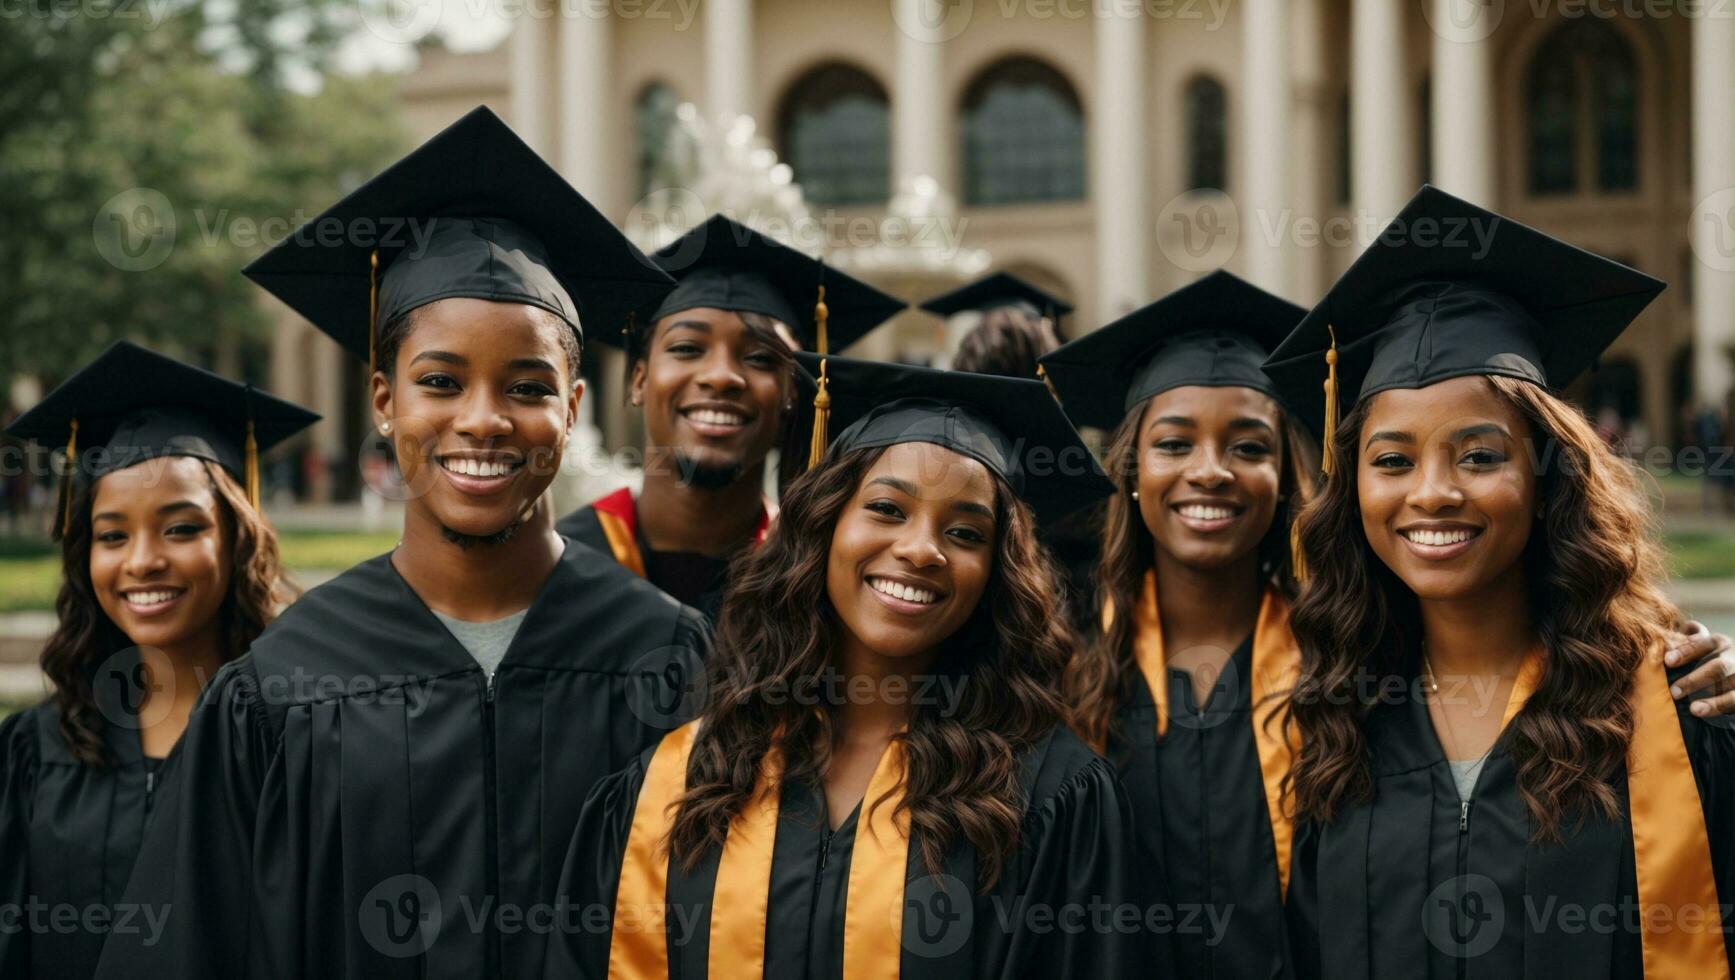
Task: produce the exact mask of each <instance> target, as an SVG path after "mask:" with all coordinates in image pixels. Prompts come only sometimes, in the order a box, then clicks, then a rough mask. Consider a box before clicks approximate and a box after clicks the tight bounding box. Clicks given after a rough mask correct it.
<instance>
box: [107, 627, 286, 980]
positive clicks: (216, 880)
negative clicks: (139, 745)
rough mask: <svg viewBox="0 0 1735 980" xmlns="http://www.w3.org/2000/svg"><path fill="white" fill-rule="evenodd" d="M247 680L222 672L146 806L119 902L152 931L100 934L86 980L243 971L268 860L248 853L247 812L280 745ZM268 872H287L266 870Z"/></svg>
mask: <svg viewBox="0 0 1735 980" xmlns="http://www.w3.org/2000/svg"><path fill="white" fill-rule="evenodd" d="M268 727H269V724H268V719H267V715H266V711H265V704H264V701H263V699H262V698H261V697H260V695H259V685H258V680H257V675H256V674H255V673H253V672H252V670H251V664H250V662H249V661H248V660H247V659H246V658H243V659H241V660H238V661H236V662H234V663H231V664H229V665H227V666H225V667H224V668H223V669H222V670H221V671H219V672H218V674H217V676H216V677H214V678H213V679H212V681H211V684H210V686H209V687H208V688H207V689H206V691H205V693H204V694H203V695H202V696H201V700H200V702H199V705H198V707H196V708H195V709H194V710H193V714H192V717H191V719H189V721H188V723H187V731H186V734H185V735H184V736H183V737H182V741H181V745H180V748H179V758H178V760H177V764H178V766H179V767H180V769H179V772H178V774H177V777H176V783H175V786H174V789H173V791H172V792H170V793H168V794H167V795H166V797H165V798H164V799H162V800H159V801H158V809H157V810H156V812H155V813H154V814H153V815H152V817H151V823H150V827H149V828H148V829H147V830H146V832H145V839H144V843H143V846H142V848H141V849H140V853H139V859H138V863H137V864H136V865H134V867H133V874H132V878H131V880H130V883H129V884H128V886H127V891H126V899H125V901H126V902H128V903H135V904H136V905H137V906H138V907H139V908H141V909H143V910H145V913H146V915H147V921H156V922H159V923H160V930H159V929H142V930H139V931H138V932H136V933H135V934H131V935H128V934H121V933H117V934H116V935H114V936H111V937H110V938H109V941H108V942H107V943H106V944H105V946H104V948H103V955H102V960H101V962H100V964H99V965H98V967H97V974H96V975H97V976H98V977H100V978H113V980H122V978H128V980H135V978H137V980H219V978H223V980H228V978H239V977H245V976H249V975H251V972H252V971H250V968H249V964H250V960H251V961H257V960H258V959H259V954H258V951H257V950H255V949H252V948H251V946H252V943H253V941H254V940H255V939H257V938H259V935H260V932H261V926H262V923H261V922H260V921H259V916H258V915H257V913H256V908H257V906H256V903H255V897H256V896H257V895H258V894H260V893H261V892H262V891H264V890H268V889H271V888H272V887H273V885H274V884H280V883H281V882H277V881H274V880H273V879H275V878H279V877H281V875H280V874H274V873H273V869H274V862H277V861H281V857H280V853H279V852H278V851H277V850H276V849H272V848H261V849H257V851H256V848H255V834H256V828H257V825H258V817H259V814H260V813H261V812H262V810H264V809H265V808H266V807H267V806H268V802H267V801H266V799H265V798H266V796H267V794H268V792H269V791H270V789H271V787H272V786H273V785H276V784H277V783H274V781H273V780H274V779H275V780H277V781H278V782H280V781H281V767H280V766H276V765H274V763H275V762H276V761H277V757H278V755H280V752H281V741H280V740H279V739H276V738H273V737H272V736H271V734H270V733H269V731H268ZM277 870H279V871H283V870H287V869H277Z"/></svg>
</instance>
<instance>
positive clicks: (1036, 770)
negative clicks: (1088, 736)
mask: <svg viewBox="0 0 1735 980" xmlns="http://www.w3.org/2000/svg"><path fill="white" fill-rule="evenodd" d="M1020 762H1021V763H1022V765H1023V769H1024V782H1025V786H1026V787H1027V788H1028V793H1029V796H1028V799H1029V800H1030V808H1031V809H1032V810H1033V811H1034V810H1038V809H1042V808H1044V807H1052V806H1054V805H1055V804H1057V803H1059V802H1062V801H1064V800H1066V799H1068V798H1070V797H1074V796H1077V795H1079V794H1095V793H1108V794H1110V795H1118V794H1119V792H1120V783H1119V780H1118V777H1117V776H1116V775H1115V770H1114V766H1113V765H1111V764H1110V763H1109V762H1108V761H1107V760H1106V759H1104V758H1103V757H1102V756H1100V755H1098V754H1097V752H1096V750H1094V749H1092V748H1091V747H1090V746H1089V745H1088V744H1086V743H1085V741H1084V739H1082V738H1080V737H1078V735H1077V734H1076V733H1074V732H1073V730H1072V729H1071V728H1068V727H1067V726H1066V725H1056V726H1055V727H1054V728H1053V729H1052V730H1051V731H1050V732H1049V733H1048V734H1047V735H1045V736H1044V737H1042V738H1041V739H1039V740H1038V741H1037V742H1036V743H1035V744H1034V745H1032V746H1031V747H1030V748H1028V749H1026V750H1025V751H1024V752H1023V753H1022V756H1021V759H1020Z"/></svg>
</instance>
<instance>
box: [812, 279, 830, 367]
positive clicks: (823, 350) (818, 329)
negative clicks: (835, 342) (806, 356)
mask: <svg viewBox="0 0 1735 980" xmlns="http://www.w3.org/2000/svg"><path fill="white" fill-rule="evenodd" d="M829 316H831V308H830V307H828V306H826V305H825V285H824V284H823V283H822V284H821V285H820V287H819V301H818V302H816V303H814V304H813V332H814V334H815V335H816V336H817V337H818V339H819V347H818V349H817V351H816V353H819V354H829V353H831V348H830V347H828V346H826V338H825V321H826V318H827V317H829Z"/></svg>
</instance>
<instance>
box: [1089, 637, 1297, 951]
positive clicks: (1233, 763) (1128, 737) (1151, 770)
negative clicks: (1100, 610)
mask: <svg viewBox="0 0 1735 980" xmlns="http://www.w3.org/2000/svg"><path fill="white" fill-rule="evenodd" d="M1252 664H1253V636H1252V634H1249V635H1248V637H1247V639H1246V640H1244V641H1243V642H1242V643H1241V645H1240V646H1238V647H1236V648H1235V652H1234V653H1233V654H1232V655H1231V656H1230V658H1229V666H1228V667H1227V668H1226V669H1225V671H1224V675H1223V678H1222V679H1221V680H1219V682H1218V685H1217V689H1216V690H1215V691H1214V692H1212V694H1211V696H1210V697H1209V699H1208V700H1207V701H1206V702H1205V704H1204V706H1203V709H1202V710H1201V707H1200V705H1199V704H1198V701H1197V698H1195V697H1194V695H1193V681H1192V677H1191V676H1190V675H1189V674H1188V673H1187V671H1185V670H1183V669H1180V668H1177V667H1169V668H1167V673H1168V681H1169V705H1170V716H1169V725H1168V729H1167V731H1165V732H1164V733H1163V735H1162V736H1161V737H1160V738H1159V737H1158V735H1157V715H1156V702H1155V701H1154V700H1153V699H1152V697H1151V691H1150V688H1149V687H1148V686H1147V685H1146V683H1145V679H1144V677H1143V676H1142V675H1140V674H1139V673H1138V672H1137V671H1133V672H1132V674H1133V678H1132V683H1131V684H1130V685H1129V692H1128V697H1127V698H1126V700H1125V701H1123V702H1122V707H1121V709H1120V711H1119V712H1118V713H1117V718H1116V723H1117V727H1116V730H1115V732H1114V738H1113V739H1112V741H1111V744H1110V746H1109V758H1111V759H1113V760H1114V761H1115V763H1116V766H1117V767H1118V768H1119V770H1120V776H1121V782H1122V783H1123V784H1124V785H1125V786H1126V792H1127V796H1128V798H1129V799H1130V800H1131V801H1132V805H1133V815H1134V817H1135V818H1136V821H1135V826H1136V829H1137V835H1138V851H1137V854H1138V861H1139V865H1138V867H1139V873H1140V874H1141V875H1144V876H1149V877H1151V878H1152V879H1153V880H1159V881H1161V882H1162V883H1163V889H1164V893H1165V894H1164V895H1163V901H1164V902H1165V903H1166V904H1168V905H1169V907H1170V911H1171V914H1172V918H1171V919H1170V921H1169V923H1168V926H1167V929H1166V930H1165V933H1164V936H1163V944H1164V945H1166V946H1168V947H1169V950H1170V955H1172V956H1173V957H1174V966H1175V970H1176V975H1177V976H1182V977H1189V978H1199V980H1212V978H1216V980H1255V978H1267V977H1283V976H1288V975H1289V973H1288V969H1289V968H1288V958H1289V957H1288V949H1287V944H1286V942H1285V940H1284V935H1283V929H1284V916H1283V896H1282V889H1281V885H1280V883H1279V880H1278V873H1277V863H1276V851H1275V845H1274V844H1273V842H1272V835H1271V818H1270V812H1269V809H1268V807H1267V804H1266V799H1265V782H1264V777H1263V775H1262V770H1261V769H1260V765H1259V750H1258V746H1257V745H1256V744H1255V742H1254V738H1253V720H1252V714H1253V707H1252V690H1253V689H1252V685H1251V684H1248V683H1241V682H1239V681H1235V682H1231V679H1241V680H1244V679H1246V678H1249V677H1251V676H1252V674H1251V671H1252Z"/></svg>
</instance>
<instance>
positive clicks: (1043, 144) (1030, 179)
mask: <svg viewBox="0 0 1735 980" xmlns="http://www.w3.org/2000/svg"><path fill="white" fill-rule="evenodd" d="M963 108H964V113H963V115H964V199H965V201H967V202H968V203H970V204H1014V203H1019V202H1025V201H1067V200H1076V199H1078V198H1081V197H1083V196H1084V110H1083V109H1082V108H1081V107H1080V105H1079V101H1078V93H1076V92H1074V91H1073V88H1072V85H1071V83H1069V82H1068V81H1067V80H1066V78H1065V77H1064V76H1062V75H1061V74H1060V73H1059V72H1057V71H1055V70H1054V69H1053V68H1050V67H1049V66H1047V65H1045V64H1043V63H1042V62H1040V61H1037V60H1035V59H1033V58H1008V59H1006V60H1005V61H1001V62H998V63H996V64H995V65H993V66H991V67H989V68H988V69H987V70H985V71H983V72H982V74H980V75H978V76H976V80H975V81H974V82H972V83H971V84H970V86H969V87H968V88H967V89H965V91H964V106H963Z"/></svg>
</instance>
